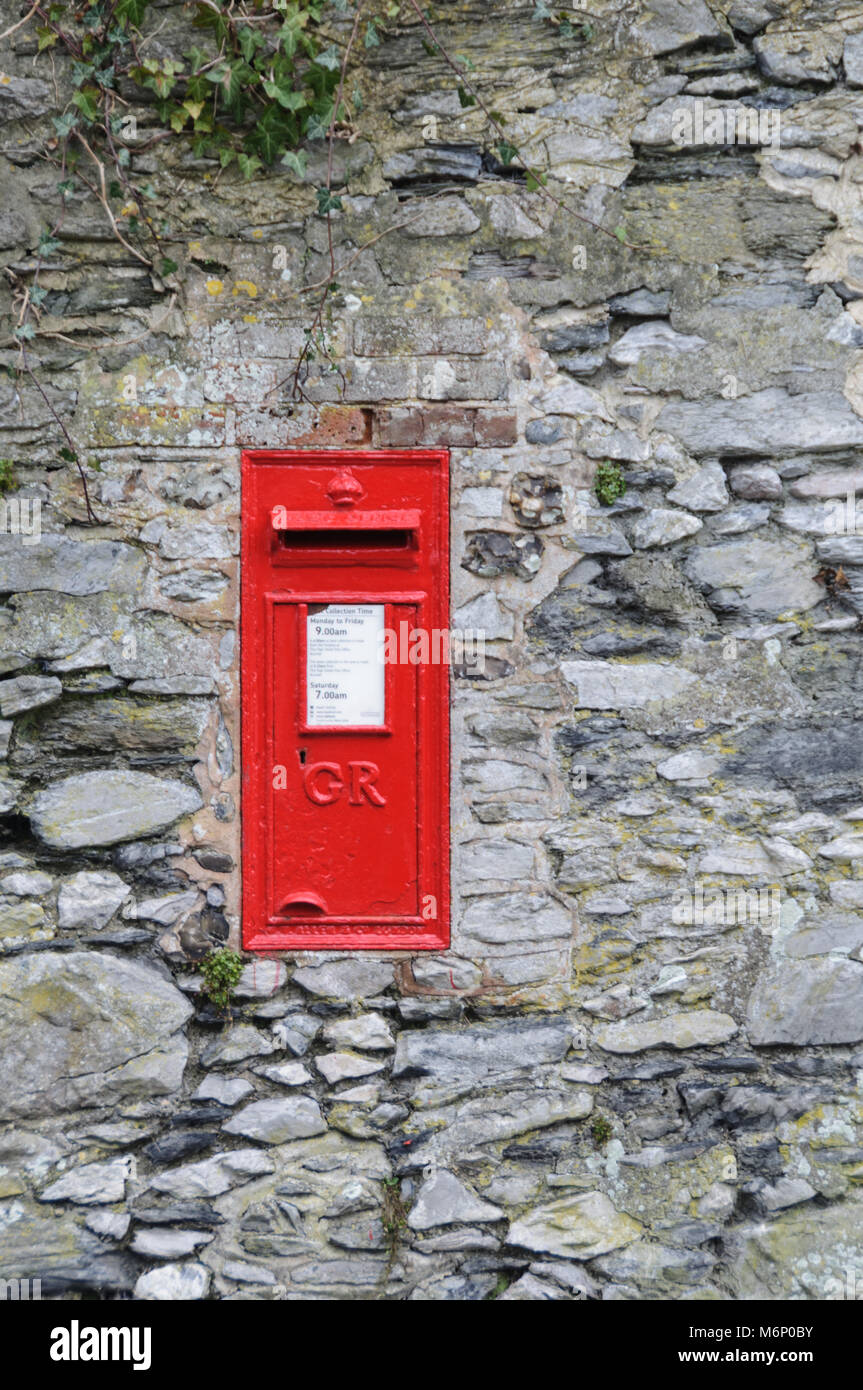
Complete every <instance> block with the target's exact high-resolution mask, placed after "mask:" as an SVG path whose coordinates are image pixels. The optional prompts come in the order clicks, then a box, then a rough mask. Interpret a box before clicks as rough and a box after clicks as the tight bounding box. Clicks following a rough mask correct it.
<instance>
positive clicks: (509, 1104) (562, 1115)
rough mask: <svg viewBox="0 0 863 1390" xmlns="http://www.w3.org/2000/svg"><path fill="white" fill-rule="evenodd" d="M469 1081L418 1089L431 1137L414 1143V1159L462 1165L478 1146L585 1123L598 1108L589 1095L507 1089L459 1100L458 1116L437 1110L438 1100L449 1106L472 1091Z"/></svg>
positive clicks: (448, 1109)
mask: <svg viewBox="0 0 863 1390" xmlns="http://www.w3.org/2000/svg"><path fill="white" fill-rule="evenodd" d="M501 1079H502V1078H501ZM470 1080H471V1079H470V1078H469V1077H465V1078H464V1080H463V1082H462V1085H461V1087H453V1088H452V1089H451V1090H450V1091H448V1092H447V1091H443V1092H441V1091H439V1090H436V1089H435V1087H434V1085H431V1086H427V1085H423V1084H421V1085H420V1086H418V1087H417V1088H416V1089H415V1092H414V1097H413V1098H414V1102H415V1103H416V1104H419V1105H425V1104H428V1105H429V1109H427V1110H426V1111H425V1112H424V1115H423V1118H424V1120H425V1121H426V1123H427V1124H428V1126H429V1132H428V1134H427V1135H426V1136H424V1138H423V1141H422V1143H423V1146H424V1147H423V1146H421V1145H420V1144H419V1143H416V1144H415V1146H414V1148H413V1150H412V1152H413V1156H414V1158H415V1159H417V1158H425V1157H426V1156H428V1157H429V1158H430V1159H434V1161H438V1160H444V1161H446V1162H448V1163H457V1162H458V1161H459V1159H460V1157H461V1156H462V1155H464V1154H465V1152H471V1151H472V1150H473V1149H474V1148H475V1147H476V1146H477V1145H480V1144H499V1143H500V1142H501V1141H502V1140H505V1139H514V1138H516V1137H517V1136H518V1135H521V1134H532V1133H533V1131H534V1130H539V1129H549V1128H554V1127H555V1126H557V1125H561V1124H565V1123H566V1122H568V1121H575V1120H583V1119H586V1117H587V1116H588V1115H589V1114H590V1113H591V1111H592V1109H593V1097H592V1096H591V1095H590V1094H589V1092H587V1091H574V1092H573V1091H569V1090H567V1091H555V1090H551V1089H548V1090H539V1091H537V1090H533V1091H520V1090H512V1089H506V1090H503V1091H502V1092H501V1093H498V1094H495V1093H492V1094H490V1095H483V1096H480V1097H478V1098H477V1099H475V1100H459V1104H458V1110H457V1114H456V1113H454V1109H453V1107H452V1106H451V1105H449V1104H445V1105H443V1106H441V1108H439V1109H437V1108H435V1106H436V1104H437V1102H438V1101H439V1100H444V1101H446V1100H448V1099H450V1098H451V1097H452V1096H458V1094H459V1091H460V1090H461V1091H465V1090H468V1089H469V1088H470ZM507 1080H508V1081H511V1078H509V1077H507Z"/></svg>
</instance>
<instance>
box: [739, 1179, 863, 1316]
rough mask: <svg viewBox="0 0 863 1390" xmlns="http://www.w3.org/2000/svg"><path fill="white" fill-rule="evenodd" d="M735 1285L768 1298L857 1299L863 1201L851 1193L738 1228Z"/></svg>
mask: <svg viewBox="0 0 863 1390" xmlns="http://www.w3.org/2000/svg"><path fill="white" fill-rule="evenodd" d="M732 1237H733V1246H732V1255H733V1262H732V1264H731V1270H732V1277H733V1279H734V1286H735V1289H736V1290H739V1294H740V1297H741V1298H744V1299H759V1300H762V1299H763V1300H765V1301H781V1302H783V1303H785V1302H787V1301H788V1300H810V1301H821V1300H838V1301H845V1300H847V1299H854V1297H855V1290H856V1291H857V1292H859V1288H860V1279H861V1275H863V1203H861V1202H860V1201H859V1200H858V1199H856V1198H854V1197H851V1198H850V1199H849V1200H847V1201H844V1202H835V1203H832V1204H830V1205H827V1206H824V1207H821V1208H819V1209H818V1210H817V1211H813V1210H812V1209H811V1208H804V1209H803V1210H800V1209H796V1210H795V1209H792V1210H791V1211H790V1212H788V1213H787V1214H783V1215H781V1216H780V1217H778V1218H777V1219H776V1220H775V1221H769V1222H767V1221H758V1222H756V1223H754V1224H752V1225H746V1226H742V1227H738V1228H737V1229H736V1230H734V1231H733V1232H732Z"/></svg>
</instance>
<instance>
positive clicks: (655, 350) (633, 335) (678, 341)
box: [608, 319, 707, 367]
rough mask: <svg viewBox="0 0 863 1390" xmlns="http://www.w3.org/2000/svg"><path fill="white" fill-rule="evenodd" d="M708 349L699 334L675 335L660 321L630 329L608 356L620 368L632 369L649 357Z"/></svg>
mask: <svg viewBox="0 0 863 1390" xmlns="http://www.w3.org/2000/svg"><path fill="white" fill-rule="evenodd" d="M706 346H707V342H706V340H705V339H704V338H699V337H698V336H697V334H688V335H687V334H685V333H675V331H674V329H673V328H672V327H671V325H670V324H668V323H665V322H664V321H663V320H662V319H657V320H655V321H651V322H649V323H639V324H636V326H635V327H634V328H629V329H627V331H626V332H625V333H624V335H623V337H622V338H619V339H618V341H617V342H616V343H615V344H614V346H613V347H612V348H610V349H609V353H608V355H609V357H610V358H611V360H612V362H615V363H616V364H617V365H618V366H619V367H630V366H634V365H635V364H636V363H638V362H640V361H641V359H642V357H644V356H645V355H647V354H650V355H654V354H656V355H661V356H663V357H668V356H677V355H678V354H679V353H683V352H698V351H699V349H701V348H703V347H706Z"/></svg>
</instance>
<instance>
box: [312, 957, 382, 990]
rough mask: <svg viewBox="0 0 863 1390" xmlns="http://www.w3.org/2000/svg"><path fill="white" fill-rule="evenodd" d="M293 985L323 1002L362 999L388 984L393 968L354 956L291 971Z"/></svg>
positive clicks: (380, 962) (377, 961)
mask: <svg viewBox="0 0 863 1390" xmlns="http://www.w3.org/2000/svg"><path fill="white" fill-rule="evenodd" d="M293 982H294V984H295V985H299V986H300V988H301V989H304V990H306V991H307V992H308V993H309V994H317V995H320V996H321V997H323V998H330V999H365V998H367V997H368V996H369V995H375V994H380V993H382V991H383V990H385V989H387V988H388V986H389V985H391V984H392V982H393V966H392V964H391V963H390V962H388V961H379V960H361V959H359V958H358V957H356V956H355V957H353V958H348V959H347V960H335V961H325V962H324V963H323V964H322V965H304V966H301V967H300V969H299V970H297V971H295V973H294V977H293Z"/></svg>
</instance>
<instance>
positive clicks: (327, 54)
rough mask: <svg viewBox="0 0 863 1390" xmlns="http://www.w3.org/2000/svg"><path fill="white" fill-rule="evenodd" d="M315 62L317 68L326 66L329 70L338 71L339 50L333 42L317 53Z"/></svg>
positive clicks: (339, 64)
mask: <svg viewBox="0 0 863 1390" xmlns="http://www.w3.org/2000/svg"><path fill="white" fill-rule="evenodd" d="M367 46H368V45H367ZM315 62H316V63H317V65H318V67H319V68H328V69H329V71H330V72H338V70H339V68H340V67H341V65H342V60H341V56H340V54H339V50H338V49H337V48H336V46H335V44H334V43H331V44H330V46H329V48H325V49H324V51H323V53H319V54H318V56H317V57H316V58H315Z"/></svg>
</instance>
